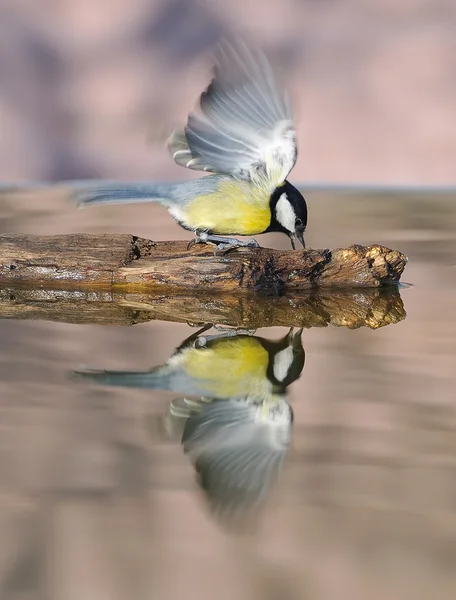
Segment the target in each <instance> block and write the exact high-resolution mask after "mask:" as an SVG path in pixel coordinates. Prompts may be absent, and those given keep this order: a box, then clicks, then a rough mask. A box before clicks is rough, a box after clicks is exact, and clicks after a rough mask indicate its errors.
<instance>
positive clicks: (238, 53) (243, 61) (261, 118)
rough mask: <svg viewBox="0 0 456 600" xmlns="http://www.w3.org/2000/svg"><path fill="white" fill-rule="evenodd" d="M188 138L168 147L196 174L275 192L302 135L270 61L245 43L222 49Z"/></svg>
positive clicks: (191, 119) (187, 130)
mask: <svg viewBox="0 0 456 600" xmlns="http://www.w3.org/2000/svg"><path fill="white" fill-rule="evenodd" d="M200 105H201V114H191V115H190V116H189V118H188V122H187V127H186V128H185V131H184V133H180V134H176V135H173V136H172V137H171V139H170V140H169V142H168V145H169V149H170V151H171V153H172V155H173V158H174V160H175V162H176V163H177V164H179V165H182V166H184V167H187V168H190V169H196V170H200V171H212V172H216V173H225V174H232V175H234V176H237V177H240V178H244V179H249V180H250V179H254V180H255V179H258V178H260V179H262V180H263V181H265V182H268V183H269V185H270V187H271V188H272V189H274V188H275V187H277V185H280V184H281V183H283V181H284V180H285V179H286V177H287V175H288V173H289V172H290V171H291V169H292V168H293V166H294V164H295V162H296V155H297V150H296V134H295V130H294V127H293V123H292V119H291V114H290V110H289V107H288V103H287V101H286V97H285V92H284V91H282V90H280V91H279V89H278V85H277V82H276V80H275V77H274V74H273V72H272V70H271V67H270V65H269V64H268V62H267V60H266V58H265V56H264V55H263V54H262V53H261V52H260V51H257V50H255V51H254V50H252V49H251V48H249V47H247V46H246V45H245V44H244V43H242V42H239V43H238V44H236V48H235V47H234V46H232V45H228V44H225V45H222V46H220V48H219V51H218V54H217V55H216V66H215V72H214V78H213V80H212V82H211V84H210V85H209V87H208V88H207V90H206V91H205V92H204V93H203V94H202V95H201V99H200Z"/></svg>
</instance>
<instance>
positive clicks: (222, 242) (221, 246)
mask: <svg viewBox="0 0 456 600" xmlns="http://www.w3.org/2000/svg"><path fill="white" fill-rule="evenodd" d="M195 244H216V248H215V249H214V256H216V255H217V254H218V253H219V252H221V253H222V254H226V253H227V252H230V251H231V250H235V249H236V248H259V247H260V244H259V243H258V242H257V241H256V240H254V239H252V240H247V241H246V242H243V241H241V240H238V239H237V238H232V237H224V236H221V235H212V234H210V233H207V232H205V231H196V237H195V239H193V240H192V241H191V242H190V243H189V245H188V247H187V248H188V249H190V248H191V247H192V246H194V245H195Z"/></svg>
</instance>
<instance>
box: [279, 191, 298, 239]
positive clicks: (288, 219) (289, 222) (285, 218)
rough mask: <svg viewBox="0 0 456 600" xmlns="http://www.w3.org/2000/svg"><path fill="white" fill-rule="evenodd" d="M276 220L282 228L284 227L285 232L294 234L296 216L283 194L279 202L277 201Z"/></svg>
mask: <svg viewBox="0 0 456 600" xmlns="http://www.w3.org/2000/svg"><path fill="white" fill-rule="evenodd" d="M276 218H277V221H278V222H279V223H280V224H281V225H282V226H283V227H285V229H286V230H287V231H292V232H294V230H295V221H296V214H295V211H294V209H293V207H292V206H291V204H290V201H289V200H288V197H287V195H286V194H285V192H284V193H283V194H282V195H281V196H280V198H279V200H278V201H277V204H276Z"/></svg>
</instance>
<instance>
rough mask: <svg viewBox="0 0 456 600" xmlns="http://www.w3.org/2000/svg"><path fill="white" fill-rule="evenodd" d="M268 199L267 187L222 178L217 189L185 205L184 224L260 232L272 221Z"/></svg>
mask: <svg viewBox="0 0 456 600" xmlns="http://www.w3.org/2000/svg"><path fill="white" fill-rule="evenodd" d="M269 199H270V192H269V191H268V190H267V189H266V188H263V187H260V186H257V185H251V184H249V183H248V182H244V181H239V180H234V179H233V180H228V181H222V182H221V183H220V185H219V186H218V189H217V191H215V192H213V193H212V194H208V195H206V196H199V197H197V198H195V200H193V201H192V202H191V203H190V204H188V205H187V206H186V209H185V221H186V225H188V226H189V227H191V228H193V229H207V230H209V231H211V232H212V233H214V234H220V235H255V234H257V233H263V231H265V230H266V229H267V228H268V227H269V225H270V223H271V210H270V207H269Z"/></svg>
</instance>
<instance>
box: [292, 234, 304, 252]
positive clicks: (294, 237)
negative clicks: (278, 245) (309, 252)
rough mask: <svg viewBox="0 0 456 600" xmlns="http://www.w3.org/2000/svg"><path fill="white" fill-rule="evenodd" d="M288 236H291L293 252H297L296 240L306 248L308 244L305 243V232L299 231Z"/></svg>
mask: <svg viewBox="0 0 456 600" xmlns="http://www.w3.org/2000/svg"><path fill="white" fill-rule="evenodd" d="M288 235H289V238H290V242H291V247H292V248H293V250H296V240H298V241H299V242H301V244H302V247H303V248H305V247H306V243H305V241H304V231H300V230H298V231H295V232H293V233H289V234H288Z"/></svg>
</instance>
